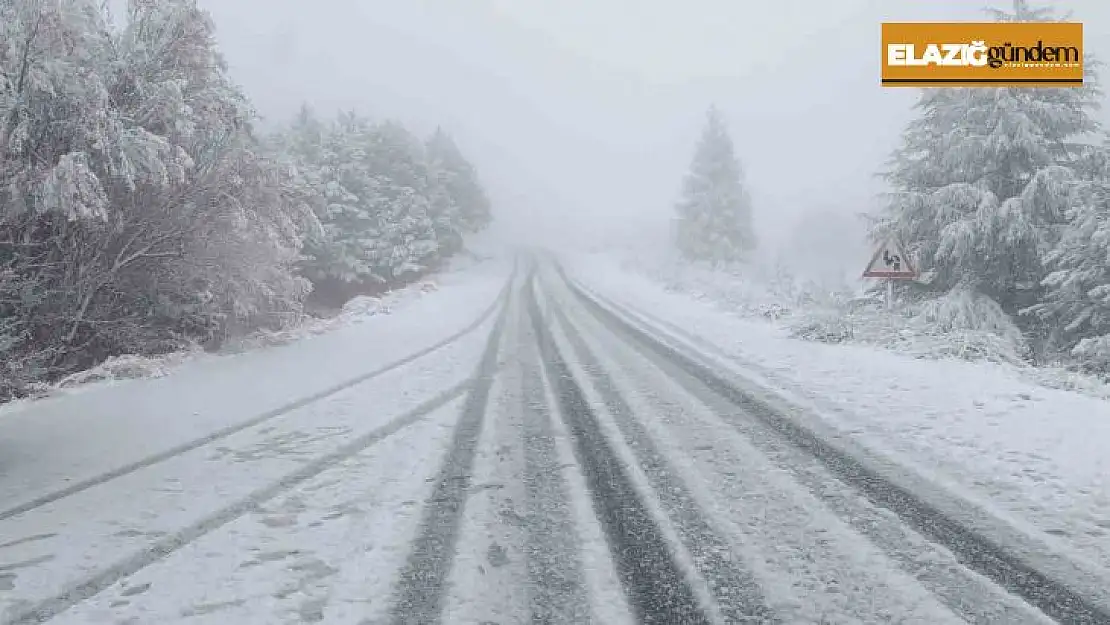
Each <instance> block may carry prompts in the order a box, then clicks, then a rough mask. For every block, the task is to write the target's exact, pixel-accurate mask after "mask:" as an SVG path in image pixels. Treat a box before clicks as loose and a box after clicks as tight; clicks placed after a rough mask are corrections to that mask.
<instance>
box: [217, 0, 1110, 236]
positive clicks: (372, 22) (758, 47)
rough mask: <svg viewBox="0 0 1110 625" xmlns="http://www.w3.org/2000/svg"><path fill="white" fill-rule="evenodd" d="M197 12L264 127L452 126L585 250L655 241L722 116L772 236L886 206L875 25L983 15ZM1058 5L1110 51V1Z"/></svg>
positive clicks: (938, 3)
mask: <svg viewBox="0 0 1110 625" xmlns="http://www.w3.org/2000/svg"><path fill="white" fill-rule="evenodd" d="M201 4H202V6H204V7H205V8H207V9H208V10H209V11H210V12H211V13H212V15H213V16H214V18H215V20H216V23H217V26H218V28H219V38H220V42H221V46H222V48H223V50H224V52H225V54H226V56H227V58H228V61H229V62H230V64H231V69H232V72H233V75H234V76H235V78H236V79H237V80H238V81H239V82H240V83H241V84H242V85H243V86H244V87H245V88H246V90H247V91H248V93H249V94H250V95H251V96H252V98H253V99H254V101H255V103H256V105H257V106H258V108H259V110H260V111H261V112H262V113H263V114H264V115H265V116H267V117H268V118H272V119H283V118H286V117H287V116H289V115H291V114H292V113H293V112H294V111H295V110H296V108H297V107H298V106H299V105H300V103H301V102H302V101H308V102H310V103H312V104H314V105H316V106H317V107H318V108H319V109H321V110H322V111H324V112H330V111H331V110H334V109H335V108H338V107H344V108H355V109H359V110H362V111H364V112H367V113H370V114H373V115H377V116H388V117H394V118H398V119H401V120H402V121H405V122H407V123H408V124H410V126H412V127H413V128H414V129H417V130H422V131H424V130H428V129H430V128H432V127H433V126H434V125H435V124H437V123H438V124H443V125H444V126H445V127H447V128H448V129H450V130H451V131H452V132H453V133H454V134H455V136H456V137H457V139H458V140H459V142H460V144H461V145H462V147H463V149H464V150H465V151H467V152H468V154H469V155H470V156H471V158H472V160H474V161H475V163H476V164H477V166H478V167H479V169H480V173H481V174H482V176H483V178H484V180H485V181H486V183H487V186H488V187H489V188H490V190H491V195H492V196H493V198H494V200H495V203H496V210H497V214H498V218H499V219H500V220H501V222H502V223H503V224H507V225H520V224H526V225H529V226H532V229H533V230H536V231H538V232H542V233H545V234H549V235H550V234H557V235H567V234H568V233H574V234H575V235H576V236H577V237H578V238H588V237H589V236H592V235H593V232H592V231H593V230H595V229H596V228H595V226H596V227H597V228H601V227H609V226H611V225H612V224H624V223H627V224H629V228H628V229H627V230H626V231H625V232H626V233H629V234H631V235H637V234H638V233H644V235H645V236H647V235H648V233H649V232H651V233H655V232H658V227H659V226H662V225H664V224H665V223H666V221H665V220H666V219H668V218H669V217H670V214H671V204H672V203H673V201H674V199H675V197H676V194H677V191H678V189H679V185H680V182H681V177H682V175H683V173H684V171H685V168H686V166H687V164H688V162H689V159H690V156H691V153H692V150H693V145H694V141H695V140H696V138H697V134H698V131H699V130H700V127H701V124H702V121H703V115H704V111H705V109H706V107H707V106H708V105H709V104H710V103H715V104H716V105H717V106H718V107H720V108H721V109H722V110H723V111H724V112H725V114H726V116H727V118H728V120H729V124H730V128H731V131H732V136H733V138H734V140H735V142H736V146H737V151H738V154H739V156H740V157H741V159H742V161H743V164H744V167H745V169H746V175H747V180H748V182H749V185H750V188H751V192H752V195H753V198H754V201H755V210H756V215H757V222H758V224H759V225H760V227H761V229H762V230H763V232H764V233H765V238H768V239H769V240H774V239H775V238H776V236H778V235H779V234H780V233H782V232H783V231H784V229H785V228H786V227H787V226H788V225H789V224H791V223H792V222H794V221H795V220H796V219H798V217H799V216H800V215H802V214H803V212H804V211H807V210H811V209H829V210H835V211H838V212H842V213H843V214H844V215H845V216H846V218H850V217H849V216H850V215H851V214H853V213H856V212H859V211H863V210H868V209H870V208H872V207H873V206H874V195H875V193H876V192H877V191H878V190H879V187H878V184H877V182H876V181H875V179H874V177H873V174H874V173H875V171H876V170H877V169H878V168H879V167H881V166H882V163H883V160H884V159H885V157H886V155H887V154H888V153H889V152H890V150H891V149H892V148H893V147H894V146H895V143H896V141H897V138H898V133H899V132H900V130H901V128H902V127H903V126H904V124H905V123H906V122H907V121H909V120H910V119H911V115H912V112H911V110H910V107H911V105H912V104H913V101H914V99H915V98H916V92H915V91H914V90H898V89H884V88H882V87H880V86H879V82H878V80H879V77H878V59H879V54H878V48H879V42H878V37H879V24H880V23H881V22H883V21H915V20H976V19H983V18H984V17H983V14H982V13H980V11H979V9H980V3H979V2H977V1H976V0H840V1H838V2H825V1H823V0H778V1H777V2H758V3H756V2H739V1H737V0H465V1H463V0H312V1H311V2H308V1H307V0H201ZM994 4H995V5H996V6H997V5H1006V4H1008V2H1007V1H1006V0H996V2H995V3H994ZM1055 4H1056V6H1058V7H1060V8H1061V9H1071V10H1074V12H1075V18H1076V19H1079V20H1081V21H1084V22H1085V23H1086V28H1085V36H1086V47H1087V48H1088V49H1089V50H1092V51H1094V52H1095V53H1096V54H1099V53H1101V55H1102V56H1103V57H1104V58H1110V2H1107V1H1106V0H1070V1H1059V2H1056V3H1055ZM817 59H821V61H822V62H821V63H817V62H816V61H817ZM829 59H833V60H834V63H832V64H830V63H828V62H827V61H828V60H829ZM1102 118H1103V119H1104V120H1106V121H1107V122H1108V123H1110V115H1107V112H1106V111H1104V112H1103V114H1102ZM653 228H654V230H653Z"/></svg>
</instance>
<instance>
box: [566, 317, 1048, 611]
mask: <svg viewBox="0 0 1110 625" xmlns="http://www.w3.org/2000/svg"><path fill="white" fill-rule="evenodd" d="M575 309H576V310H578V308H577V307H575ZM587 314H588V313H587ZM577 318H578V317H576V319H577ZM586 322H587V320H586V319H583V323H586ZM588 322H589V324H590V328H591V330H592V331H593V333H591V334H590V335H589V336H590V341H591V344H595V342H596V344H604V345H606V346H608V347H607V348H605V349H604V352H603V353H604V355H605V356H606V357H610V356H611V357H612V358H613V359H611V360H608V361H607V363H606V364H605V367H606V368H607V369H608V370H610V371H614V372H616V371H623V370H626V369H627V370H631V371H638V372H642V373H641V374H638V375H635V376H634V377H633V376H627V377H626V379H627V380H628V385H630V386H626V387H625V388H626V389H628V391H627V392H628V393H629V394H630V396H636V397H639V396H652V395H653V393H654V390H655V389H659V388H664V387H665V388H670V389H673V390H672V392H670V393H666V394H664V395H663V396H656V398H655V399H654V401H653V403H658V405H659V406H660V409H661V410H663V411H665V412H666V413H667V414H668V415H669V419H668V425H669V426H671V427H672V429H671V430H669V431H670V432H671V433H670V434H661V435H657V438H661V437H662V436H667V437H668V438H667V440H671V438H670V437H677V438H678V439H682V440H684V441H686V442H685V443H684V444H683V452H684V451H685V450H686V449H694V450H696V451H697V452H699V453H697V454H696V455H697V456H699V457H700V459H702V460H708V462H707V463H706V465H707V466H708V473H706V478H705V479H707V480H712V481H713V482H714V487H715V488H717V487H720V488H721V489H722V490H724V491H725V499H726V500H733V501H737V502H743V501H749V502H758V501H759V500H760V499H759V498H760V497H761V496H762V495H761V494H760V493H764V492H766V493H782V495H783V498H782V499H779V498H777V497H769V498H768V500H767V502H766V503H765V504H762V505H760V504H758V503H757V504H756V505H757V506H758V507H759V508H760V511H761V513H762V514H763V515H764V516H765V519H763V520H760V519H759V518H758V517H759V515H752V516H749V517H747V519H748V520H747V521H746V523H747V524H749V525H751V526H752V527H754V528H756V530H757V532H765V533H766V536H767V537H765V538H759V539H757V540H756V542H757V543H762V542H764V541H767V544H773V541H774V539H773V538H770V537H773V536H774V535H775V534H776V533H777V532H783V533H785V534H786V535H787V536H788V537H789V538H790V539H789V540H786V541H783V543H781V544H782V547H783V548H782V549H775V550H773V553H775V554H779V553H789V552H790V550H791V549H794V548H798V547H804V548H805V549H807V551H802V552H799V553H800V555H801V557H800V558H796V562H797V564H798V565H799V566H798V567H797V569H796V571H797V577H796V578H795V577H792V579H798V580H806V579H822V578H821V577H820V576H821V575H825V573H823V572H820V571H814V569H812V568H810V565H811V564H814V563H819V564H820V566H821V567H822V568H824V569H825V570H827V571H830V572H831V575H832V579H836V580H837V582H838V590H837V591H836V592H835V593H828V594H827V597H828V599H829V602H827V603H824V604H823V605H825V606H826V607H825V608H824V609H826V610H829V613H831V614H836V615H837V616H838V617H841V616H846V615H848V614H852V615H853V617H854V616H855V614H857V613H858V614H859V615H860V616H859V618H861V619H862V620H864V621H867V622H875V621H874V620H872V619H875V618H876V615H875V613H874V612H873V611H872V610H873V609H874V608H875V607H879V606H875V604H874V599H875V597H876V596H883V595H884V594H890V593H895V594H896V597H895V596H892V597H891V598H892V599H894V600H895V602H894V603H893V604H886V605H883V606H881V607H880V609H881V610H883V611H881V612H880V613H879V614H894V613H897V612H899V611H904V612H902V615H901V618H904V619H909V620H911V621H912V620H920V619H922V618H927V619H929V620H930V622H937V623H940V622H949V621H946V620H945V618H949V619H951V618H956V617H957V615H958V618H959V620H960V622H969V623H984V624H986V623H1012V624H1014V625H1017V624H1019V623H1026V624H1032V623H1046V622H1051V619H1048V618H1047V617H1046V616H1045V615H1044V614H1043V613H1042V612H1041V611H1040V610H1038V609H1037V608H1035V607H1033V606H1032V605H1030V604H1029V603H1027V602H1025V601H1024V600H1022V599H1021V598H1019V597H1017V596H1015V595H1013V594H1010V593H1008V592H1006V590H1005V589H1003V588H1001V587H999V586H998V585H997V584H995V583H994V582H992V581H991V580H989V579H987V578H986V577H983V576H982V575H979V574H977V573H975V572H973V571H971V570H970V569H968V568H966V567H964V566H961V565H960V564H959V563H958V562H955V561H954V558H953V557H952V556H951V554H950V553H949V552H948V551H947V550H946V549H944V548H943V547H941V546H939V545H937V544H935V543H933V542H931V541H929V540H928V539H926V538H925V537H923V536H921V535H920V534H919V533H918V532H916V531H914V530H913V529H911V528H910V527H908V526H907V525H906V524H905V523H903V522H902V520H901V519H900V518H898V517H897V516H895V515H893V514H891V513H890V511H889V510H887V509H885V508H879V507H877V506H874V505H872V504H871V502H870V501H868V500H867V499H866V498H865V497H863V496H862V495H861V494H860V493H858V491H856V490H855V489H854V488H853V487H852V486H850V485H848V484H846V483H844V482H842V481H841V480H838V479H835V477H834V476H832V475H830V473H829V472H828V470H827V469H826V468H825V467H824V465H823V464H822V463H821V461H820V460H819V459H816V458H814V457H813V456H812V455H810V454H808V453H806V452H805V451H803V450H801V449H798V448H797V447H795V446H794V445H792V444H791V443H790V442H789V441H787V440H784V439H783V438H782V437H781V436H779V435H777V434H776V433H775V432H773V431H771V430H770V428H767V427H765V426H764V425H763V424H762V423H761V422H760V421H759V420H758V419H754V418H751V417H749V416H747V415H746V414H745V413H743V412H742V411H738V410H736V407H735V406H734V405H733V404H731V403H729V402H728V400H727V399H725V398H722V397H720V396H718V395H717V394H715V393H714V392H713V391H711V390H710V389H708V388H707V387H706V386H705V385H704V384H702V383H701V382H700V381H698V380H697V379H696V378H693V377H692V376H690V375H689V374H688V373H687V372H685V371H684V370H682V369H680V368H678V367H677V366H676V365H675V364H673V363H671V362H670V361H668V360H666V359H664V358H662V357H660V356H659V355H658V354H655V353H654V352H651V351H650V350H648V349H646V348H644V347H643V346H642V345H640V344H638V343H635V342H633V341H629V340H628V339H627V338H625V337H622V336H620V335H619V334H617V333H614V332H613V331H612V329H611V328H608V327H606V326H603V325H601V324H600V323H599V322H598V321H597V320H596V319H594V318H592V317H591V318H589V319H588ZM599 349H600V348H599ZM618 355H619V357H618ZM633 389H635V390H633ZM672 398H673V399H672ZM672 402H673V403H672ZM663 406H666V407H665V408H663ZM648 410H653V409H651V408H649V409H648ZM697 414H703V415H705V417H707V418H704V420H702V421H700V422H693V421H690V420H688V419H690V417H691V416H692V415H697ZM709 415H712V416H711V417H710V416H709ZM679 424H683V425H679ZM702 428H704V430H703V432H704V433H703V434H702V435H701V438H700V440H699V436H698V435H697V434H694V432H695V431H697V430H699V429H702ZM737 435H738V436H737ZM687 437H690V438H687ZM729 440H732V441H733V442H732V443H727V442H725V441H729ZM718 443H724V444H718ZM702 444H704V447H703V448H701V449H699V445H702ZM710 458H712V459H711V460H710ZM760 459H762V460H760ZM715 465H716V466H719V467H721V468H720V469H716V468H714V466H715ZM741 467H744V468H743V469H741ZM772 467H774V468H772ZM717 471H722V475H720V476H717V477H714V476H715V475H716V472H717ZM733 471H736V472H739V474H740V475H744V476H745V477H744V479H742V480H737V481H735V482H733V481H732V480H731V479H730V478H729V477H728V476H729V475H731V474H732V472H733ZM776 476H781V478H779V477H776ZM784 480H785V482H784ZM757 485H758V486H757ZM753 486H755V487H756V489H755V491H754V496H753V493H752V492H751V491H750V490H745V489H748V488H751V487H753ZM729 491H732V492H729ZM718 492H719V491H718ZM791 492H797V493H798V498H797V499H792V498H791V497H790V496H789V495H790V493H791ZM802 493H808V495H809V497H812V498H813V499H809V497H807V496H806V495H804V494H802ZM792 501H796V502H803V501H808V502H809V503H806V504H804V505H802V506H801V508H800V509H794V508H792V507H790V505H784V504H789V502H792ZM812 505H818V506H820V509H817V508H810V506H812ZM764 506H766V507H764ZM807 509H812V510H813V513H812V516H811V514H810V513H809V512H807ZM771 510H773V512H771ZM795 510H797V511H795ZM748 511H749V507H746V506H745V507H742V508H741V509H740V510H738V513H739V514H738V517H739V518H745V517H744V515H745V513H747V512H748ZM799 512H800V514H798V513H799ZM768 519H773V524H772V525H771V526H766V520H768ZM832 519H835V520H832ZM753 521H754V523H753ZM830 521H831V523H830ZM779 523H781V524H782V527H778V524H779ZM838 526H839V527H842V528H843V530H849V531H850V532H851V533H852V534H853V535H854V536H855V537H854V538H849V537H848V536H841V535H840V532H839V531H834V533H832V534H825V536H828V537H829V538H835V540H830V541H826V540H823V539H822V540H816V541H809V542H808V543H807V542H803V540H799V539H803V538H804V537H805V536H807V534H808V533H809V531H811V529H812V528H814V527H820V528H822V529H821V531H822V532H825V531H827V530H831V529H834V528H836V527H838ZM757 535H758V534H757ZM856 541H866V542H864V543H862V544H861V543H859V542H856ZM745 542H746V541H745ZM837 545H842V547H841V548H842V549H846V550H848V552H851V553H852V554H853V555H859V556H860V557H861V558H866V557H868V556H867V555H865V554H873V555H874V556H877V555H879V554H882V556H881V559H876V560H874V561H873V564H867V563H868V562H869V561H868V560H862V561H861V560H855V559H853V558H849V559H846V560H844V561H843V562H838V560H839V559H840V558H842V557H843V554H844V553H845V552H844V551H838V550H837ZM853 545H856V546H855V548H853ZM810 555H812V558H811V557H810ZM872 557H873V556H872ZM755 560H756V561H757V562H764V558H763V557H760V556H756V557H755ZM771 561H776V560H774V556H772V557H771V558H770V559H767V560H766V562H771ZM884 562H885V564H884ZM845 566H847V568H844V567H845ZM861 566H862V567H863V568H857V567H861ZM884 567H895V568H894V569H889V568H884ZM776 569H777V570H786V571H788V572H789V573H790V574H791V575H794V571H795V566H794V564H792V563H790V564H787V565H786V566H785V569H784V568H783V567H782V565H780V566H778V567H774V566H772V570H771V571H768V570H766V569H763V571H762V574H761V579H763V578H769V579H771V580H774V579H775V573H774V571H775V570H776ZM883 570H886V571H889V573H888V574H889V575H891V577H890V578H886V577H885V576H884V575H883V574H882V573H878V572H879V571H883ZM896 570H897V571H900V572H901V573H903V574H906V575H908V579H906V580H905V581H906V582H908V583H911V584H912V585H913V587H912V588H906V589H905V591H899V590H898V588H897V586H898V582H895V581H894V580H895V579H901V578H900V577H899V575H898V574H897V573H895V571H896ZM841 572H842V573H843V575H842V574H841ZM814 574H815V575H817V576H818V577H816V578H813V577H808V576H810V575H814ZM876 574H878V575H880V576H881V577H880V579H878V580H876V579H875V578H874V577H872V576H873V575H876ZM764 583H765V584H768V585H772V584H773V585H774V587H773V588H770V587H769V588H768V594H774V593H775V592H776V591H778V590H780V588H781V587H782V586H784V585H785V586H787V587H789V586H790V585H791V584H790V583H789V582H788V583H785V584H784V583H783V582H782V581H766V582H764ZM803 583H806V582H803ZM808 583H810V584H813V582H808ZM889 583H893V584H894V585H893V586H892V585H890V584H889ZM818 584H819V582H818ZM802 587H804V586H802ZM811 587H813V586H811ZM818 587H819V586H818ZM862 589H866V590H865V591H864V592H863V594H862V595H861V594H860V591H861V590H862ZM923 593H928V594H929V595H931V596H932V597H933V598H934V599H935V600H936V601H937V602H939V604H940V605H943V606H945V607H946V608H947V609H948V610H950V611H951V614H950V615H949V616H948V617H945V618H942V617H940V616H936V615H930V613H929V612H928V611H926V610H924V605H925V602H921V599H922V596H923ZM823 594H825V592H824V590H823V589H822V590H818V591H816V595H818V596H820V595H823ZM800 596H804V595H800ZM845 600H850V601H853V602H854V603H850V602H846V601H845ZM818 603H821V602H814V603H810V602H808V601H807V602H805V604H806V605H807V606H811V605H817V604H818ZM886 610H892V611H891V612H886ZM857 611H858V612H857ZM864 614H868V615H869V616H866V617H864V616H863V615H864ZM805 618H807V619H815V618H819V617H817V616H816V615H814V614H807V615H806V617H805Z"/></svg>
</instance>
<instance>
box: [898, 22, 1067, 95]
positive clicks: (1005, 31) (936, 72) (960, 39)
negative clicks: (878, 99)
mask: <svg viewBox="0 0 1110 625" xmlns="http://www.w3.org/2000/svg"><path fill="white" fill-rule="evenodd" d="M882 40H883V50H882V55H883V56H882V84H883V86H886V87H1082V86H1083V24H1082V23H1079V22H985V23H975V22H948V23H921V22H895V23H884V24H883V36H882Z"/></svg>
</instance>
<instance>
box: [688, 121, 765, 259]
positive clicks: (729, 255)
mask: <svg viewBox="0 0 1110 625" xmlns="http://www.w3.org/2000/svg"><path fill="white" fill-rule="evenodd" d="M675 208H676V210H677V212H678V217H677V219H676V223H675V243H676V245H677V246H678V249H679V251H680V252H681V253H682V254H683V256H685V257H687V258H689V259H692V260H707V261H711V262H714V263H718V262H728V261H735V260H741V259H743V258H744V257H745V255H746V254H747V253H748V252H751V251H752V250H754V249H755V246H756V236H755V231H754V229H753V225H752V208H751V199H750V197H749V195H748V193H747V191H746V190H745V188H744V180H743V171H742V169H741V167H740V162H739V161H738V160H737V157H736V154H735V151H734V149H733V145H732V139H731V138H730V137H729V134H728V129H727V127H726V126H725V121H724V119H723V117H722V116H721V113H720V112H719V111H718V110H717V109H716V107H711V108H710V109H709V112H708V114H707V115H706V124H705V129H704V130H703V132H702V135H701V138H700V140H699V141H698V144H697V148H696V150H695V153H694V158H693V162H692V164H691V166H690V171H689V173H688V174H687V175H686V177H685V180H684V181H683V189H682V197H681V199H680V200H679V201H678V203H677V205H676V207H675Z"/></svg>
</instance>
